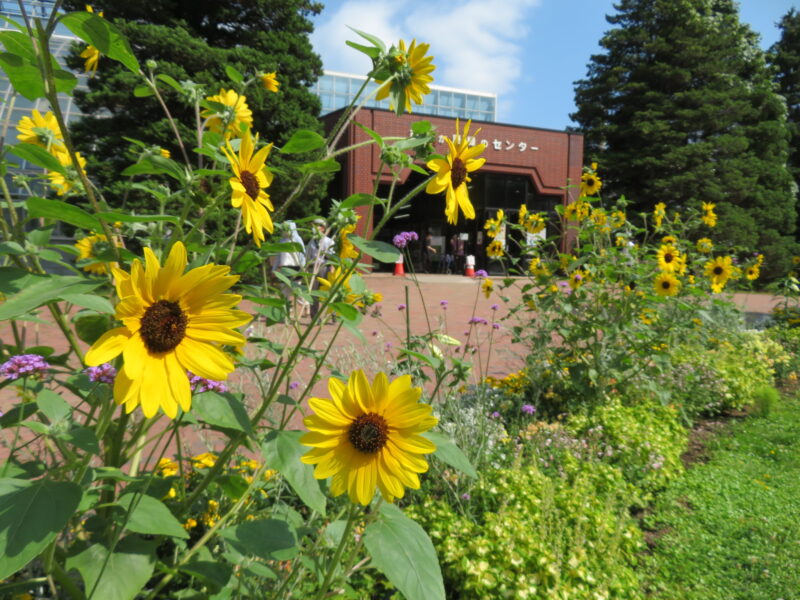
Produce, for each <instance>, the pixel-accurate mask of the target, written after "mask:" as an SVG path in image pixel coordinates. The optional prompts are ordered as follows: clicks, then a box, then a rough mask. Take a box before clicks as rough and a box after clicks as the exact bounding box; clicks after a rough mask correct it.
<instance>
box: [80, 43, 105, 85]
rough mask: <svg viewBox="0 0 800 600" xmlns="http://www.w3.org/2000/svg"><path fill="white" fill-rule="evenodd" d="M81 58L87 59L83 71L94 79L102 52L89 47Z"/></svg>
mask: <svg viewBox="0 0 800 600" xmlns="http://www.w3.org/2000/svg"><path fill="white" fill-rule="evenodd" d="M80 56H81V58H83V59H85V62H84V63H83V70H84V71H85V72H86V73H88V74H89V77H93V76H94V74H95V73H97V66H98V64H99V63H100V50H98V49H97V48H95V47H94V46H91V45H89V46H86V48H85V49H84V50H83V52H81V54H80Z"/></svg>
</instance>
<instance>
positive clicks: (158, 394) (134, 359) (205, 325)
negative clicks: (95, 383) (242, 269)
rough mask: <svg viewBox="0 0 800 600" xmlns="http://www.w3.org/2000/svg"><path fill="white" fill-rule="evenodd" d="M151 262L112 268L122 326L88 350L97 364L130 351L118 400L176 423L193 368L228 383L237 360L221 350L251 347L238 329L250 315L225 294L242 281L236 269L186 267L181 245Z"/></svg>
mask: <svg viewBox="0 0 800 600" xmlns="http://www.w3.org/2000/svg"><path fill="white" fill-rule="evenodd" d="M144 263H145V266H142V263H141V261H139V260H138V259H136V260H134V261H133V264H132V265H131V272H130V274H129V273H127V272H125V271H123V270H122V269H117V268H114V269H112V271H113V273H114V277H115V279H116V287H117V295H118V296H119V298H120V301H119V304H117V308H116V317H117V319H119V320H120V321H122V323H123V325H122V327H117V328H116V329H112V330H111V331H107V332H106V333H104V334H103V335H102V336H101V337H100V339H98V340H97V341H96V342H95V343H94V344H93V345H92V347H91V348H89V351H88V352H87V353H86V358H85V362H86V364H87V365H89V366H97V365H101V364H103V363H106V362H109V361H111V360H113V359H114V358H115V357H116V356H118V355H119V354H122V357H123V360H124V364H123V366H122V368H121V369H120V371H119V373H118V374H117V377H116V379H115V380H114V399H115V400H116V402H117V404H124V405H125V411H126V412H131V411H133V410H134V409H135V408H136V407H137V406H139V405H141V407H142V412H143V413H144V416H145V417H147V418H150V417H152V416H154V415H155V414H156V413H157V412H158V409H159V408H161V409H162V410H163V411H164V413H166V415H167V416H168V417H170V418H175V416H176V415H177V414H178V406H180V407H181V408H182V409H183V410H184V411H188V410H189V409H190V408H191V403H192V394H191V388H190V385H189V378H188V377H187V375H186V372H187V371H191V372H192V373H195V374H197V375H199V376H200V377H205V378H207V379H213V380H215V381H222V380H225V379H227V377H228V374H229V373H230V372H231V371H233V368H234V366H233V362H232V361H231V359H230V358H229V357H228V355H227V354H225V352H223V351H222V350H221V349H220V345H222V344H226V345H238V344H244V342H245V338H244V336H243V335H242V334H241V333H239V332H238V331H236V328H237V327H241V326H242V325H245V324H246V323H248V322H249V321H250V318H251V317H250V315H248V314H246V313H244V312H242V311H240V310H235V309H234V308H233V307H234V306H235V305H236V304H237V303H238V302H239V301H240V300H241V299H242V297H241V296H237V295H235V294H226V293H223V292H225V290H227V289H228V288H230V287H231V286H232V285H233V284H234V283H236V281H237V280H238V279H239V277H238V276H232V275H228V272H229V271H230V267H227V266H219V265H214V264H208V265H204V266H202V267H198V268H196V269H192V270H190V271H189V272H188V273H184V271H185V270H186V248H185V247H184V245H183V244H182V243H181V242H177V243H176V244H175V245H174V246H173V247H172V250H171V251H170V253H169V257H168V258H167V260H166V262H165V263H164V266H163V267H162V266H161V264H160V262H159V260H158V258H156V256H155V254H153V252H152V251H151V250H150V248H145V249H144Z"/></svg>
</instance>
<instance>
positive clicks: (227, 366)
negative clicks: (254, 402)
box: [175, 337, 234, 381]
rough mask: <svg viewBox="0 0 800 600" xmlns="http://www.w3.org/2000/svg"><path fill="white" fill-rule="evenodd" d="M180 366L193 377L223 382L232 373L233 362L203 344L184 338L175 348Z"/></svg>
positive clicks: (221, 353)
mask: <svg viewBox="0 0 800 600" xmlns="http://www.w3.org/2000/svg"><path fill="white" fill-rule="evenodd" d="M175 353H176V355H177V357H178V361H179V362H180V364H181V366H182V367H183V368H184V369H185V370H187V371H191V372H192V373H194V374H195V375H199V376H200V377H205V378H206V379H213V380H215V381H224V380H225V379H227V378H228V373H230V372H231V371H233V369H234V367H233V362H232V361H231V359H230V358H228V356H227V355H226V354H225V353H224V352H222V351H221V350H219V349H217V348H215V347H214V346H212V345H211V344H206V343H205V342H197V341H195V340H193V339H192V338H189V337H185V338H183V340H181V343H180V344H178V346H177V347H176V348H175Z"/></svg>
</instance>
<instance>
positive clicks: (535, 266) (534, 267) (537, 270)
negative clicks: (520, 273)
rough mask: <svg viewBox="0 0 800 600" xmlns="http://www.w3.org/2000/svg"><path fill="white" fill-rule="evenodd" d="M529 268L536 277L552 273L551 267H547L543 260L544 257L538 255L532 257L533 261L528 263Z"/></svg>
mask: <svg viewBox="0 0 800 600" xmlns="http://www.w3.org/2000/svg"><path fill="white" fill-rule="evenodd" d="M528 270H529V271H530V272H531V274H532V275H534V276H535V277H539V276H545V275H550V269H548V268H547V265H546V264H545V263H544V262H542V259H541V258H539V257H538V256H535V257H534V258H532V259H531V262H530V264H529V265H528Z"/></svg>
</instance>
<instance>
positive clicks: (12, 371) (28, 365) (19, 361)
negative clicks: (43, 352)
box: [0, 354, 50, 381]
mask: <svg viewBox="0 0 800 600" xmlns="http://www.w3.org/2000/svg"><path fill="white" fill-rule="evenodd" d="M49 368H50V365H49V364H47V361H45V359H44V357H43V356H40V355H38V354H17V355H16V356H12V357H11V358H9V359H8V360H7V361H6V362H4V363H3V364H2V365H0V375H2V376H3V377H5V378H6V379H10V380H11V381H13V380H15V379H19V378H20V377H28V376H29V375H32V376H38V375H44V373H45V372H46V371H47V369H49Z"/></svg>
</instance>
